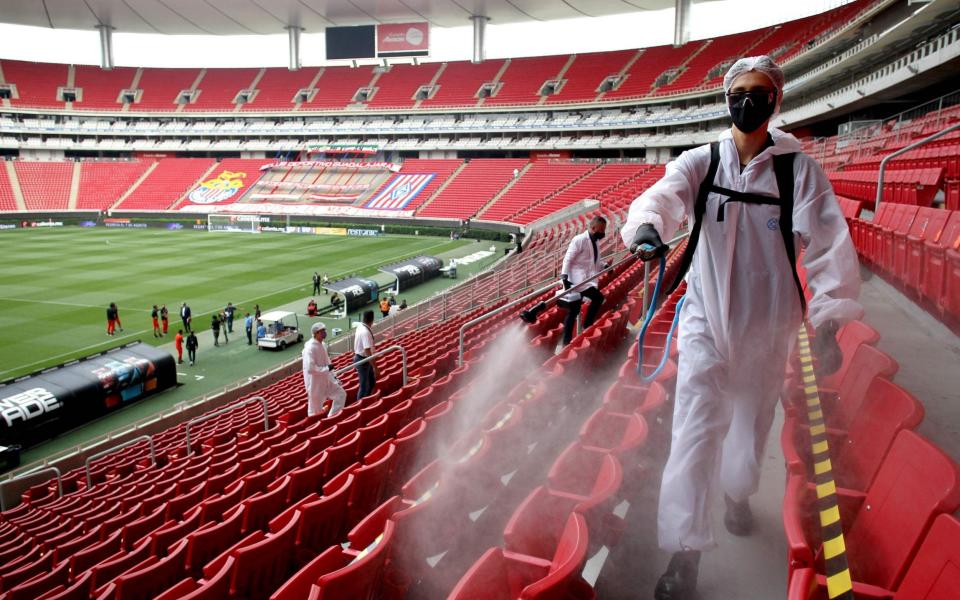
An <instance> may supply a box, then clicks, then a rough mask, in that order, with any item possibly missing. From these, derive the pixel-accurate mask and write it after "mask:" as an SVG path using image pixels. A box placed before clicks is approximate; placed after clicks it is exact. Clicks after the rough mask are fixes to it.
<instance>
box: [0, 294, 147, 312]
mask: <svg viewBox="0 0 960 600" xmlns="http://www.w3.org/2000/svg"><path fill="white" fill-rule="evenodd" d="M0 300H6V301H8V302H26V303H29V304H53V305H55V306H72V307H80V308H102V309H103V310H107V307H106V306H100V305H94V304H78V303H76V302H56V301H54V300H30V299H27V298H9V297H5V296H0ZM123 310H126V311H136V312H150V310H147V309H146V308H126V307H124V309H123Z"/></svg>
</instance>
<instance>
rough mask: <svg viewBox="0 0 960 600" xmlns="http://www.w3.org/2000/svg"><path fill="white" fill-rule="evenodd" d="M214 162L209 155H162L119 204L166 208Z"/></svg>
mask: <svg viewBox="0 0 960 600" xmlns="http://www.w3.org/2000/svg"><path fill="white" fill-rule="evenodd" d="M213 164H214V162H213V160H211V159H209V158H161V159H160V160H158V161H157V166H156V167H155V168H154V169H153V171H151V172H150V174H149V175H147V178H146V179H144V180H143V181H142V182H140V185H138V186H137V187H136V188H134V189H133V191H132V192H131V193H130V195H129V196H127V197H126V198H124V199H123V202H121V203H120V204H119V206H118V207H117V208H121V209H129V210H165V209H167V208H169V207H170V206H172V205H173V203H174V202H176V201H177V200H179V199H180V198H181V197H182V196H183V195H184V194H186V193H187V191H189V189H190V188H191V187H192V186H193V185H194V184H195V183H197V181H198V180H199V179H200V177H201V176H202V175H203V174H204V173H206V172H207V170H209V169H210V167H212V166H213Z"/></svg>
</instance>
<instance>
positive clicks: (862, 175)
mask: <svg viewBox="0 0 960 600" xmlns="http://www.w3.org/2000/svg"><path fill="white" fill-rule="evenodd" d="M827 176H828V177H829V178H830V183H832V184H833V189H834V190H835V191H836V193H837V194H839V195H841V196H847V197H850V198H853V199H856V200H862V201H864V202H865V203H867V204H868V205H871V206H872V205H873V203H874V202H875V201H876V198H877V178H878V173H877V172H874V171H842V172H835V173H828V175H827ZM942 187H943V169H942V168H935V169H907V170H900V171H887V172H886V173H885V174H884V178H883V197H882V198H881V199H882V200H883V202H893V203H896V204H913V205H917V206H932V205H933V199H934V197H935V196H936V195H937V192H938V191H939V190H940V188H942Z"/></svg>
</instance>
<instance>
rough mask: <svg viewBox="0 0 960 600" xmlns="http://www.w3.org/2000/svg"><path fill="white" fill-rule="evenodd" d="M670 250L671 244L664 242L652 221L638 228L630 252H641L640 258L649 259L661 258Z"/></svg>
mask: <svg viewBox="0 0 960 600" xmlns="http://www.w3.org/2000/svg"><path fill="white" fill-rule="evenodd" d="M668 250H670V246H668V245H666V244H664V243H663V240H661V239H660V234H659V233H657V230H656V228H654V226H653V225H651V224H650V223H644V224H643V225H641V226H640V227H638V228H637V232H636V233H635V234H634V235H633V241H632V242H631V243H630V252H632V253H634V254H639V256H640V260H643V261H648V260H653V259H655V258H660V257H661V256H663V255H665V254H666V253H667V251H668Z"/></svg>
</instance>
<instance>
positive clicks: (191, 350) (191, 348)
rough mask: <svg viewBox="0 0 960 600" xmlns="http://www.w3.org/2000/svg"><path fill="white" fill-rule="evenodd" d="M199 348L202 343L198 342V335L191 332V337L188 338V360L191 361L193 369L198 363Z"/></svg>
mask: <svg viewBox="0 0 960 600" xmlns="http://www.w3.org/2000/svg"><path fill="white" fill-rule="evenodd" d="M199 347H200V342H199V341H197V334H195V333H194V332H192V331H191V332H190V335H188V336H187V358H189V359H190V366H191V367H192V366H193V365H194V363H196V362H197V348H199Z"/></svg>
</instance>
